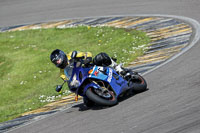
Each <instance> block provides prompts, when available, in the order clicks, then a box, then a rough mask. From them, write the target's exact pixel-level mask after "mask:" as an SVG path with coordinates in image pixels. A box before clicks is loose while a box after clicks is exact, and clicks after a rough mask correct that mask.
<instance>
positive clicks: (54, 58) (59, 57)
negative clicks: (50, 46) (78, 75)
mask: <svg viewBox="0 0 200 133" xmlns="http://www.w3.org/2000/svg"><path fill="white" fill-rule="evenodd" d="M72 54H73V52H70V53H69V54H67V55H66V54H65V53H64V52H63V51H62V50H60V49H55V50H54V51H53V52H52V53H51V55H50V60H51V62H52V63H54V64H55V65H56V67H58V68H60V77H61V78H62V79H63V80H64V81H66V80H69V79H68V78H67V76H66V75H65V74H64V69H65V68H66V67H67V66H68V65H69V64H70V63H72V62H73V59H72V58H71V56H72ZM76 58H80V59H82V60H83V62H84V64H86V65H87V64H89V63H93V64H94V65H97V66H111V67H113V68H115V70H116V71H117V72H118V73H123V69H122V68H121V64H120V65H118V64H117V63H116V62H115V61H114V60H113V59H112V58H110V57H109V56H108V55H107V54H106V53H103V52H101V53H99V54H97V55H96V56H95V57H94V59H93V60H92V53H90V52H77V55H76Z"/></svg>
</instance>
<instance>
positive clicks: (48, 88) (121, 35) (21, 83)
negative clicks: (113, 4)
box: [0, 26, 150, 122]
mask: <svg viewBox="0 0 200 133" xmlns="http://www.w3.org/2000/svg"><path fill="white" fill-rule="evenodd" d="M149 41H150V40H149V38H148V37H147V36H146V35H145V33H144V32H141V31H136V30H125V29H119V28H112V27H86V26H79V27H73V28H66V29H57V28H53V29H38V30H25V31H15V32H4V33H0V51H1V52H0V86H1V88H0V122H3V121H6V120H10V119H13V118H16V117H17V116H19V115H20V114H21V113H23V112H27V111H30V110H33V109H36V108H39V107H41V106H44V105H45V104H47V103H48V102H51V101H54V100H56V99H59V98H60V97H62V96H63V95H67V94H68V92H67V91H66V90H67V89H66V90H64V91H63V92H62V93H61V94H60V93H59V94H58V93H56V91H55V85H56V84H61V83H62V81H61V80H60V79H59V70H58V69H57V68H56V67H55V66H54V65H53V64H52V63H51V62H50V60H49V55H50V53H51V52H52V51H53V50H54V49H61V50H63V51H66V52H70V51H73V50H77V51H89V52H91V53H93V56H94V55H96V54H98V53H99V52H106V53H108V55H110V56H111V57H116V58H117V59H118V63H120V62H123V63H125V64H128V63H129V62H131V61H133V60H134V59H135V58H136V57H137V56H139V55H142V54H143V52H144V51H145V49H146V47H147V44H148V43H149ZM65 88H67V86H66V85H65Z"/></svg>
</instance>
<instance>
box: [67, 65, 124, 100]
mask: <svg viewBox="0 0 200 133" xmlns="http://www.w3.org/2000/svg"><path fill="white" fill-rule="evenodd" d="M64 73H65V75H66V76H67V77H68V78H69V82H68V83H69V84H70V83H71V82H73V81H74V80H76V82H77V84H76V85H77V86H75V87H74V86H70V85H69V88H70V90H71V91H73V90H74V91H76V93H78V89H79V87H80V86H81V85H82V83H83V82H84V81H85V80H86V79H88V78H90V79H98V80H101V81H104V82H107V83H109V84H110V85H111V87H112V88H113V91H114V92H115V94H116V96H117V97H118V96H119V95H120V94H121V93H122V92H123V91H125V90H127V89H128V85H127V81H126V80H124V79H123V78H122V77H121V76H119V75H118V74H117V73H116V72H115V70H113V69H112V68H110V67H101V66H93V67H91V68H85V67H76V64H75V65H74V67H68V68H65V70H64ZM90 87H100V86H99V85H98V84H95V83H93V82H92V83H89V84H87V85H86V86H85V87H84V90H83V94H80V95H82V96H83V95H85V92H86V90H87V89H88V88H90ZM74 88H75V89H74Z"/></svg>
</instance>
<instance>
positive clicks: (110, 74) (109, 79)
mask: <svg viewBox="0 0 200 133" xmlns="http://www.w3.org/2000/svg"><path fill="white" fill-rule="evenodd" d="M112 74H113V70H112V69H111V68H109V73H108V79H107V80H108V82H111V80H112Z"/></svg>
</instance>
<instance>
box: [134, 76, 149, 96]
mask: <svg viewBox="0 0 200 133" xmlns="http://www.w3.org/2000/svg"><path fill="white" fill-rule="evenodd" d="M136 77H137V78H135V79H133V80H131V81H132V83H133V89H132V90H133V91H135V92H143V91H145V90H147V83H146V81H145V79H144V78H143V77H142V76H141V75H139V74H137V75H136Z"/></svg>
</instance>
